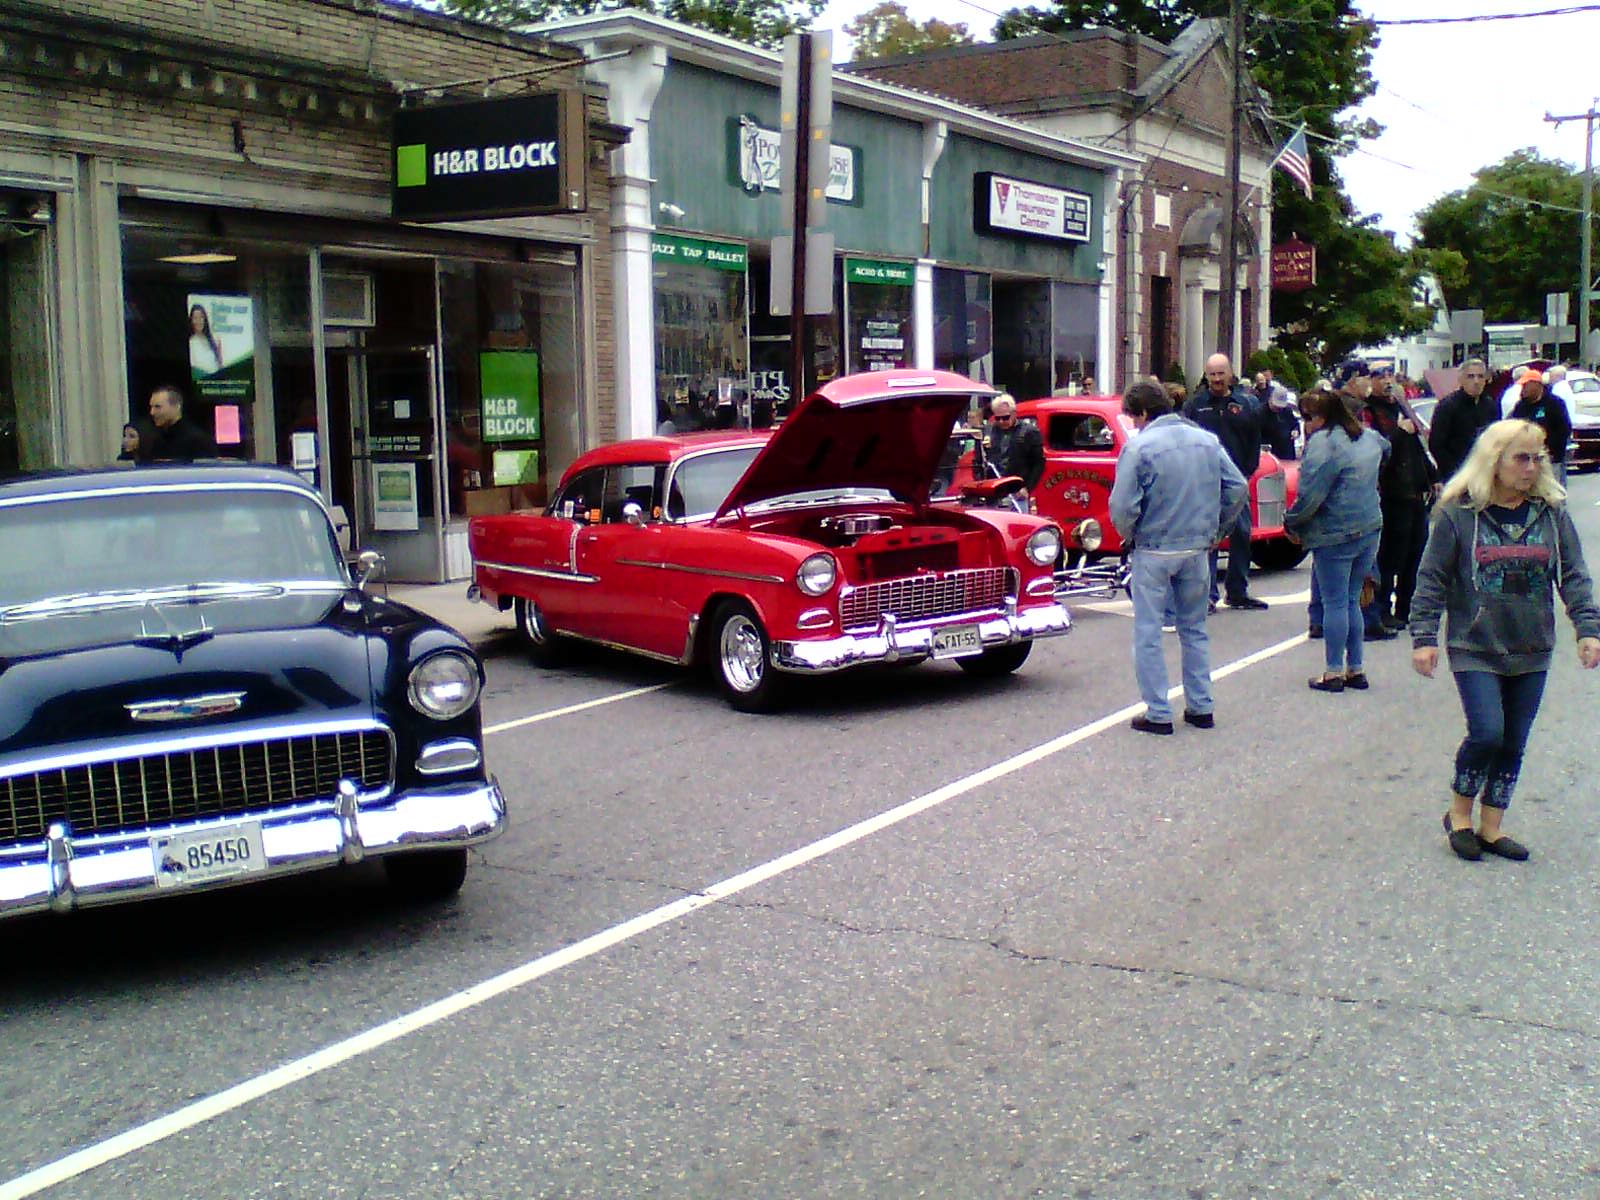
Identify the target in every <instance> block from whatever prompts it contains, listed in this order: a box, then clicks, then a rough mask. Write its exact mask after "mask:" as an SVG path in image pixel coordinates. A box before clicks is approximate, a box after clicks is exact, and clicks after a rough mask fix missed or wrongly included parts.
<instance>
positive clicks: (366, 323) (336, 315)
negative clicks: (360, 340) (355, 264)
mask: <svg viewBox="0 0 1600 1200" xmlns="http://www.w3.org/2000/svg"><path fill="white" fill-rule="evenodd" d="M322 323H323V324H324V325H340V326H344V327H347V328H358V329H371V328H372V327H373V326H374V325H376V324H377V323H378V321H377V308H376V307H375V305H374V304H373V300H372V276H371V275H364V274H361V273H360V272H357V271H324V272H323V273H322Z"/></svg>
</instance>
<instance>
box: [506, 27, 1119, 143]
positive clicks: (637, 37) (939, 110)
mask: <svg viewBox="0 0 1600 1200" xmlns="http://www.w3.org/2000/svg"><path fill="white" fill-rule="evenodd" d="M518 28H519V29H520V30H521V31H523V32H526V33H529V34H532V35H534V36H537V37H542V38H549V39H551V40H552V41H559V42H567V43H573V44H580V45H583V44H588V43H604V42H624V43H626V42H631V43H633V44H635V45H650V46H663V47H664V48H665V49H666V50H667V52H668V55H669V56H670V57H672V58H674V59H676V60H678V61H680V62H683V63H687V64H689V65H692V66H698V67H705V68H708V69H711V70H715V71H720V72H722V73H724V74H733V75H739V76H742V77H744V78H746V79H751V80H757V81H759V82H762V83H767V84H770V85H772V86H774V87H776V86H778V84H779V82H780V77H781V75H782V72H783V56H782V55H781V54H778V53H776V52H774V51H771V50H763V49H761V48H760V47H757V46H751V45H748V44H747V43H745V42H740V41H737V40H735V39H733V38H730V37H724V36H723V35H721V34H717V33H710V32H708V31H706V30H704V29H698V28H696V27H694V26H692V25H685V24H683V23H681V22H678V21H671V20H668V19H667V18H665V17H658V16H655V15H653V14H650V13H644V12H641V11H639V10H636V9H620V10H615V11H611V12H602V13H593V14H590V15H587V16H580V17H570V18H566V19H563V20H560V21H547V22H542V23H539V24H532V25H527V26H519V27H518ZM833 80H834V82H833V97H834V102H835V103H845V104H850V105H852V106H853V107H856V108H862V109H866V110H868V111H875V112H882V113H888V114H890V115H893V116H897V117H901V118H903V119H906V120H913V121H917V122H922V121H928V120H937V121H943V122H945V124H946V125H947V126H949V128H950V129H952V130H954V131H957V132H961V133H967V134H973V135H977V136H979V137H983V138H986V139H988V140H990V141H996V142H1001V143H1004V144H1006V145H1010V146H1014V147H1017V148H1019V149H1025V150H1031V151H1033V152H1035V153H1040V154H1044V155H1046V156H1048V157H1053V158H1058V159H1063V160H1066V161H1069V162H1076V163H1079V164H1080V165H1089V166H1096V167H1103V168H1134V167H1137V166H1139V165H1140V164H1141V163H1143V162H1144V157H1143V156H1142V155H1137V154H1129V153H1127V152H1126V151H1123V150H1116V149H1112V148H1110V147H1106V146H1095V145H1091V144H1090V143H1088V142H1082V141H1079V140H1077V139H1076V138H1068V137H1062V136H1061V135H1060V134H1055V133H1050V132H1048V131H1047V130H1043V129H1040V128H1039V127H1038V126H1037V125H1029V124H1026V123H1025V122H1021V121H1013V120H1010V119H1009V118H1006V117H1001V116H997V115H996V114H995V113H992V112H988V111H986V110H984V109H980V108H972V107H970V106H968V105H965V104H959V103H957V102H956V101H954V100H949V99H946V98H945V97H942V96H935V95H932V94H930V93H927V92H920V91H916V90H915V89H912V88H906V87H901V86H899V85H897V84H890V83H881V82H878V81H877V80H872V79H866V78H863V77H862V76H860V75H853V74H851V73H850V72H848V71H841V70H840V69H839V68H838V67H835V68H834V73H833Z"/></svg>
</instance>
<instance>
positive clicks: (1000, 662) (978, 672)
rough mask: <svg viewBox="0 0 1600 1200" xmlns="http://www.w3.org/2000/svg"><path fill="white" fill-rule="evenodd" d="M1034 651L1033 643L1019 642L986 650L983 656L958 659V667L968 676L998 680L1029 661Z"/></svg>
mask: <svg viewBox="0 0 1600 1200" xmlns="http://www.w3.org/2000/svg"><path fill="white" fill-rule="evenodd" d="M1032 649H1033V643H1032V642H1017V643H1016V644H1015V645H1012V646H996V647H995V648H994V649H992V650H985V651H984V652H983V653H982V654H971V655H968V656H967V657H965V658H958V659H956V666H958V667H960V668H961V669H962V670H963V671H965V672H966V673H967V674H968V675H972V676H976V677H977V678H979V679H998V678H999V677H1000V676H1002V675H1009V674H1011V672H1013V671H1015V670H1016V669H1017V668H1018V667H1020V666H1021V665H1022V664H1023V663H1025V662H1027V661H1028V653H1029V652H1030V651H1031V650H1032Z"/></svg>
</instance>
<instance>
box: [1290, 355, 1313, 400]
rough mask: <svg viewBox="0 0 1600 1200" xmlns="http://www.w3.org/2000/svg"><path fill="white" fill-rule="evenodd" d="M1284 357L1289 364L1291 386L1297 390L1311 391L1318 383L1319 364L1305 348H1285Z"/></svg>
mask: <svg viewBox="0 0 1600 1200" xmlns="http://www.w3.org/2000/svg"><path fill="white" fill-rule="evenodd" d="M1284 359H1285V360H1286V361H1287V362H1288V364H1289V372H1288V381H1292V382H1289V386H1290V387H1292V388H1294V390H1295V391H1296V392H1309V391H1310V390H1311V389H1312V388H1313V387H1315V386H1316V383H1317V378H1318V375H1317V364H1316V363H1314V362H1312V361H1311V356H1310V355H1309V354H1307V353H1306V352H1305V351H1304V350H1285V351H1284Z"/></svg>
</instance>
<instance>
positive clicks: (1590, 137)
mask: <svg viewBox="0 0 1600 1200" xmlns="http://www.w3.org/2000/svg"><path fill="white" fill-rule="evenodd" d="M1544 119H1545V120H1546V121H1549V122H1550V123H1551V124H1552V125H1554V126H1556V128H1558V129H1559V128H1560V127H1561V122H1563V121H1582V122H1583V123H1584V129H1585V133H1584V138H1583V217H1582V220H1583V232H1582V234H1581V236H1580V240H1579V246H1580V250H1579V254H1578V257H1579V265H1578V353H1577V354H1576V355H1575V357H1576V358H1577V360H1578V365H1579V366H1587V367H1592V366H1594V363H1595V356H1594V355H1592V354H1590V353H1589V298H1590V296H1591V295H1593V294H1594V293H1596V292H1597V291H1600V286H1597V285H1600V280H1597V279H1595V277H1594V274H1593V272H1594V260H1593V242H1594V230H1593V227H1594V123H1595V122H1596V121H1597V120H1600V110H1596V109H1595V108H1594V107H1593V106H1591V107H1590V109H1589V111H1588V112H1586V113H1573V114H1569V115H1567V116H1562V117H1556V116H1551V115H1550V114H1549V113H1548V112H1547V113H1545V115H1544Z"/></svg>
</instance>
